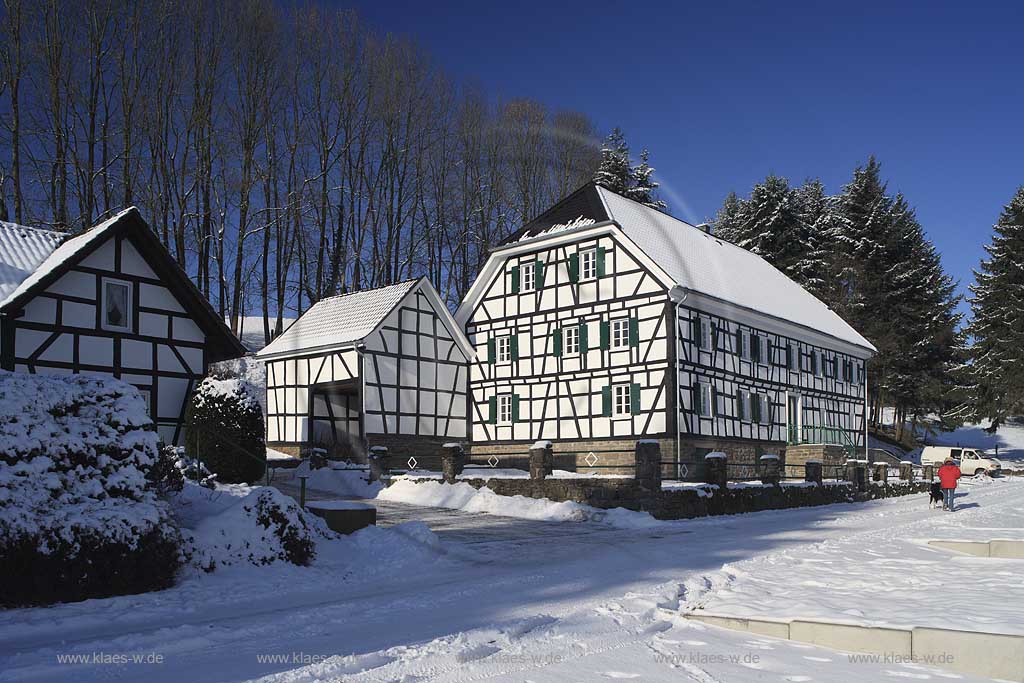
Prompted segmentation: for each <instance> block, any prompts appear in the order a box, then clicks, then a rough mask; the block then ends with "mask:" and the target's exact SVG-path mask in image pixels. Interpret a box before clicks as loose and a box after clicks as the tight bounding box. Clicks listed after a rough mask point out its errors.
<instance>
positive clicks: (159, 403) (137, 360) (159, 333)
mask: <svg viewBox="0 0 1024 683" xmlns="http://www.w3.org/2000/svg"><path fill="white" fill-rule="evenodd" d="M94 230H96V231H99V232H98V233H96V234H95V235H90V236H89V237H88V239H84V240H83V246H82V247H81V248H80V249H77V250H75V251H73V252H72V253H69V254H68V255H67V258H65V259H64V260H63V261H61V262H60V263H57V264H56V265H54V266H53V267H52V268H50V269H49V270H47V271H46V272H45V273H44V274H42V276H41V277H39V279H38V280H37V281H36V282H34V284H33V285H32V286H31V287H28V288H25V289H24V291H22V292H20V293H19V294H18V295H17V296H16V297H15V298H13V299H11V300H10V301H8V302H7V303H6V304H4V306H3V308H2V309H0V316H2V317H0V366H2V367H3V369H5V370H14V371H20V372H28V373H33V374H35V373H42V374H72V373H73V374H80V373H87V374H96V375H107V376H113V377H116V378H119V379H122V380H124V381H126V382H129V383H130V384H133V385H135V386H136V387H138V388H140V389H142V390H144V391H145V392H147V393H148V396H149V410H150V414H151V415H152V417H153V420H154V422H155V423H156V425H157V428H158V430H159V432H160V434H161V437H162V438H163V439H164V440H165V441H167V442H170V443H177V442H179V441H180V439H181V430H182V425H183V422H184V415H185V408H186V404H187V397H188V396H189V395H190V394H191V392H192V390H193V388H194V387H195V384H196V382H198V381H199V380H200V379H202V377H203V376H204V375H205V374H206V372H207V369H208V366H209V364H210V363H211V362H214V361H217V360H223V359H226V358H233V357H237V356H240V355H242V354H243V353H244V349H243V347H242V346H241V344H240V343H239V342H238V340H237V339H236V338H235V337H234V335H233V334H231V332H230V331H229V330H228V329H227V327H226V326H225V324H224V322H223V320H221V318H220V317H219V316H218V315H217V314H216V313H215V312H214V311H213V309H212V307H211V306H210V304H209V302H208V301H207V300H206V298H205V297H203V295H202V294H201V293H200V292H199V291H198V290H197V289H196V288H195V285H194V284H193V283H192V282H191V280H189V278H188V276H187V275H186V274H185V273H184V271H182V270H181V268H180V267H179V266H178V265H177V263H176V262H175V261H174V259H173V258H172V257H171V256H170V254H169V253H168V252H167V250H166V249H164V247H163V245H162V244H160V241H159V240H158V239H157V237H156V235H155V234H153V232H152V231H151V230H150V229H149V227H148V226H147V225H146V223H145V221H144V220H143V219H142V217H141V216H140V215H139V213H138V211H137V210H136V209H134V208H133V209H129V210H128V211H126V212H124V213H122V214H121V215H120V217H119V218H118V219H117V220H115V221H113V223H109V224H107V225H104V226H102V227H98V228H95V229H94ZM72 239H74V238H72ZM78 239H83V238H81V237H80V238H78ZM45 263H46V262H44V264H45ZM110 280H113V281H116V282H119V283H124V284H126V285H127V286H128V287H129V288H130V304H129V306H128V309H129V310H128V311H127V314H128V319H127V321H126V322H127V325H126V326H125V329H123V330H121V329H108V327H107V326H106V325H105V324H104V319H103V315H104V310H103V307H104V283H105V282H107V281H110Z"/></svg>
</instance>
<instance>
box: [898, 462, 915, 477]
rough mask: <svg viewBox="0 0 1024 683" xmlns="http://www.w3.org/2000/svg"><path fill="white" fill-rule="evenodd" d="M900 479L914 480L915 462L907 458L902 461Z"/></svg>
mask: <svg viewBox="0 0 1024 683" xmlns="http://www.w3.org/2000/svg"><path fill="white" fill-rule="evenodd" d="M900 481H914V463H912V462H910V461H907V460H904V461H903V462H901V463H900Z"/></svg>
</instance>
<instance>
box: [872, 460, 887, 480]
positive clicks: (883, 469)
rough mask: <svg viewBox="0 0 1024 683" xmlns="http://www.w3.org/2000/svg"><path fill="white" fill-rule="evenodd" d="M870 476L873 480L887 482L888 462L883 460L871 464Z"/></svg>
mask: <svg viewBox="0 0 1024 683" xmlns="http://www.w3.org/2000/svg"><path fill="white" fill-rule="evenodd" d="M873 470H874V471H873V472H872V475H873V476H872V478H873V479H874V480H875V481H880V482H882V483H883V484H888V483H889V464H888V463H884V462H876V463H875V464H874V466H873Z"/></svg>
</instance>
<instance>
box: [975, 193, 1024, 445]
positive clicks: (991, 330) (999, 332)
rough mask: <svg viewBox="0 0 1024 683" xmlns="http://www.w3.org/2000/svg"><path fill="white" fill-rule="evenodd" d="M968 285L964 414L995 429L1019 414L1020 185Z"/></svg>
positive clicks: (1022, 341) (1022, 392)
mask: <svg viewBox="0 0 1024 683" xmlns="http://www.w3.org/2000/svg"><path fill="white" fill-rule="evenodd" d="M985 251H986V252H987V253H988V258H986V259H984V260H983V261H982V262H981V266H980V269H979V270H976V271H975V273H974V275H975V284H974V285H973V286H971V287H970V292H971V297H970V304H971V312H972V314H973V319H972V320H971V324H970V325H969V326H968V333H969V334H970V336H971V338H972V344H971V346H970V365H969V368H968V372H969V376H970V378H971V382H970V384H969V387H968V388H969V391H968V396H967V399H968V400H967V405H966V407H967V411H966V417H968V418H969V419H971V420H972V421H974V422H980V421H981V420H986V419H987V420H990V421H991V424H990V427H989V428H990V429H991V430H992V431H995V430H996V429H998V428H999V425H1001V424H1003V423H1005V422H1006V420H1007V418H1009V417H1011V416H1014V415H1020V414H1022V413H1024V187H1021V188H1019V189H1018V190H1017V193H1016V194H1015V195H1014V197H1013V199H1012V200H1011V201H1010V203H1009V204H1007V205H1006V206H1005V207H1004V208H1003V212H1002V214H1001V215H1000V216H999V220H998V221H997V222H996V224H995V234H994V235H993V237H992V242H991V244H989V245H987V246H986V247H985Z"/></svg>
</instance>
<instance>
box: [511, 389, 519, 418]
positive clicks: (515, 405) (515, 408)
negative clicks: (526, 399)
mask: <svg viewBox="0 0 1024 683" xmlns="http://www.w3.org/2000/svg"><path fill="white" fill-rule="evenodd" d="M512 422H519V396H518V395H516V394H512Z"/></svg>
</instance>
